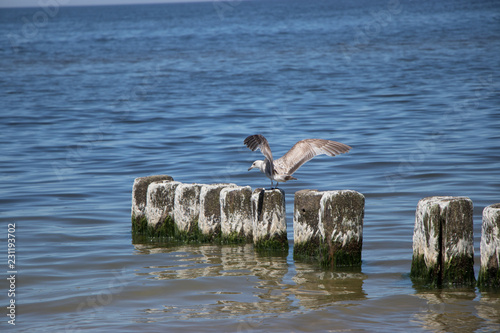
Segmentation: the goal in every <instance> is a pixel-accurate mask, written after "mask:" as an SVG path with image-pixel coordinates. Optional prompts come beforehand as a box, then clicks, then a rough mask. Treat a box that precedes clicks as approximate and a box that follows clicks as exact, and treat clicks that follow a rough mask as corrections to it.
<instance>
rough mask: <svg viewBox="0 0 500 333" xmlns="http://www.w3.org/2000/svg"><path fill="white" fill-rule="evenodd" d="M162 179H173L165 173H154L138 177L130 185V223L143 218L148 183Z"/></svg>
mask: <svg viewBox="0 0 500 333" xmlns="http://www.w3.org/2000/svg"><path fill="white" fill-rule="evenodd" d="M163 180H169V181H173V180H174V179H173V178H172V177H170V176H167V175H156V176H148V177H139V178H136V179H135V180H134V185H133V187H132V212H131V213H132V214H131V215H132V223H136V222H137V223H138V222H139V221H141V220H142V219H144V218H145V214H146V206H147V193H148V186H149V184H151V183H152V182H156V181H163Z"/></svg>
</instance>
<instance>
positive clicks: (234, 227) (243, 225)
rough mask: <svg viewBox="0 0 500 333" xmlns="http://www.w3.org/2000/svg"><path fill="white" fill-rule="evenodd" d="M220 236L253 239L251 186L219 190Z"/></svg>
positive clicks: (234, 238)
mask: <svg viewBox="0 0 500 333" xmlns="http://www.w3.org/2000/svg"><path fill="white" fill-rule="evenodd" d="M220 208H221V232H222V238H223V239H228V240H232V241H236V242H237V241H239V240H241V241H248V240H250V241H251V240H253V216H252V188H251V187H250V186H237V187H226V188H223V189H222V191H221V192H220Z"/></svg>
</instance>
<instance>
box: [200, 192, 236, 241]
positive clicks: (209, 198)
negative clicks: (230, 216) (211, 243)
mask: <svg viewBox="0 0 500 333" xmlns="http://www.w3.org/2000/svg"><path fill="white" fill-rule="evenodd" d="M234 186H236V185H235V184H210V185H203V186H202V187H201V191H200V217H199V220H198V227H199V229H200V232H201V234H202V235H203V236H204V237H206V240H210V239H215V238H216V237H219V236H220V233H221V205H220V192H221V191H222V189H224V188H227V187H234Z"/></svg>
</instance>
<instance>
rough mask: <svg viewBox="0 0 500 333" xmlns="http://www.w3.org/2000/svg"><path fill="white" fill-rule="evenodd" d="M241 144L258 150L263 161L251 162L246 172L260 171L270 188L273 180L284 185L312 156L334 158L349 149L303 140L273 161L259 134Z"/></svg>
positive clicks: (343, 145) (269, 149)
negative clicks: (267, 180)
mask: <svg viewBox="0 0 500 333" xmlns="http://www.w3.org/2000/svg"><path fill="white" fill-rule="evenodd" d="M243 143H244V144H245V145H246V146H247V147H248V148H250V150H252V151H255V150H257V149H260V151H261V152H262V154H263V155H264V157H265V159H264V161H262V160H257V161H255V162H253V164H252V166H251V167H250V168H249V169H248V171H250V170H252V169H253V168H258V169H260V171H261V172H263V173H265V174H266V176H267V177H268V178H269V179H271V188H272V187H273V180H274V181H276V187H278V183H284V182H286V181H288V180H290V179H297V178H295V177H292V175H293V173H294V172H295V171H297V170H298V169H299V168H300V167H301V166H302V164H304V163H306V162H307V161H309V160H310V159H312V158H313V157H314V156H317V155H322V154H326V155H328V156H336V155H338V154H342V153H347V152H348V151H349V150H350V149H351V147H350V146H348V145H345V144H343V143H340V142H336V141H330V140H323V139H305V140H301V141H299V142H297V143H296V144H295V145H294V146H293V147H292V148H291V149H290V150H289V151H288V152H287V153H286V154H285V155H283V156H282V157H280V158H279V159H277V160H273V154H272V153H271V148H270V147H269V143H268V142H267V139H266V138H265V137H264V136H263V135H260V134H256V135H250V136H249V137H247V138H246V139H245V141H243Z"/></svg>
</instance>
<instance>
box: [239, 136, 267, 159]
mask: <svg viewBox="0 0 500 333" xmlns="http://www.w3.org/2000/svg"><path fill="white" fill-rule="evenodd" d="M243 143H244V144H245V145H246V146H247V147H248V148H250V150H251V151H255V150H257V149H260V151H261V152H262V154H263V155H264V156H265V157H266V158H267V159H268V160H269V161H271V162H272V161H273V154H272V153H271V148H269V143H268V142H267V140H266V138H265V137H264V136H263V135H260V134H256V135H250V136H249V137H247V138H246V139H245V141H243Z"/></svg>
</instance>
